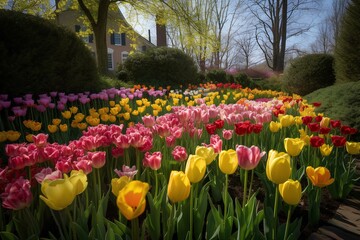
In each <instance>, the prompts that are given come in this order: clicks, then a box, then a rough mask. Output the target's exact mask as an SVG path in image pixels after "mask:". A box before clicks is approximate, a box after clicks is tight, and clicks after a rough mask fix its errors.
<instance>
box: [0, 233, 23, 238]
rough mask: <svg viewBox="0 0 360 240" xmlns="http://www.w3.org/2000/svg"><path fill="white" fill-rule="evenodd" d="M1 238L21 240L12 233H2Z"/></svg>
mask: <svg viewBox="0 0 360 240" xmlns="http://www.w3.org/2000/svg"><path fill="white" fill-rule="evenodd" d="M0 236H1V239H3V240H19V238H18V237H17V236H16V235H15V234H13V233H11V232H0Z"/></svg>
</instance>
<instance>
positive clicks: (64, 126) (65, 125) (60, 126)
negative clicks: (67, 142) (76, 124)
mask: <svg viewBox="0 0 360 240" xmlns="http://www.w3.org/2000/svg"><path fill="white" fill-rule="evenodd" d="M59 128H60V131H61V132H67V130H68V125H67V124H60V125H59Z"/></svg>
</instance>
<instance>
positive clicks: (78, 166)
mask: <svg viewBox="0 0 360 240" xmlns="http://www.w3.org/2000/svg"><path fill="white" fill-rule="evenodd" d="M75 170H82V171H83V172H84V173H85V174H86V175H87V174H89V173H91V172H92V162H91V161H89V160H85V159H84V160H80V161H78V162H76V163H75Z"/></svg>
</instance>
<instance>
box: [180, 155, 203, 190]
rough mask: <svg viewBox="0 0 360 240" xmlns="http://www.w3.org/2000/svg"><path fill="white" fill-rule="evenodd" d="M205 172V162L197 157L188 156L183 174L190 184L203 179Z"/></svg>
mask: <svg viewBox="0 0 360 240" xmlns="http://www.w3.org/2000/svg"><path fill="white" fill-rule="evenodd" d="M205 171H206V160H205V159H204V158H203V157H200V156H198V155H192V154H190V156H189V158H188V160H187V162H186V167H185V174H186V176H187V177H188V178H189V180H190V182H192V183H197V182H200V180H201V179H203V177H204V175H205Z"/></svg>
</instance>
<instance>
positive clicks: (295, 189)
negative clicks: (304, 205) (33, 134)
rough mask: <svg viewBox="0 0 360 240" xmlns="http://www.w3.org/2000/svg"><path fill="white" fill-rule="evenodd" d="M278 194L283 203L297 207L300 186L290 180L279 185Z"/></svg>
mask: <svg viewBox="0 0 360 240" xmlns="http://www.w3.org/2000/svg"><path fill="white" fill-rule="evenodd" d="M279 192H280V195H281V197H282V198H283V199H284V201H285V202H286V203H287V204H289V205H297V204H298V203H299V202H300V200H301V184H300V182H299V181H297V180H296V181H294V180H292V179H289V180H287V181H286V182H284V183H282V184H280V185H279Z"/></svg>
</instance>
